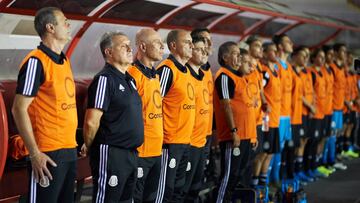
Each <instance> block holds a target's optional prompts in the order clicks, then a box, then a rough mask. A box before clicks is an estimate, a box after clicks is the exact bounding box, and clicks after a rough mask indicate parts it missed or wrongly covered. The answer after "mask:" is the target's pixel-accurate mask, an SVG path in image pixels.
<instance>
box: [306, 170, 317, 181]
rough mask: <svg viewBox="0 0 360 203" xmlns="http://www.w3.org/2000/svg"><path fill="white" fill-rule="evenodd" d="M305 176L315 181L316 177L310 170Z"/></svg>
mask: <svg viewBox="0 0 360 203" xmlns="http://www.w3.org/2000/svg"><path fill="white" fill-rule="evenodd" d="M306 176H307V177H310V178H312V179H313V180H314V181H317V179H318V177H317V176H316V175H315V174H314V172H313V171H312V170H308V171H307V172H306Z"/></svg>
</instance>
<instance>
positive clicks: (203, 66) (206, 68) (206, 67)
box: [200, 61, 210, 71]
mask: <svg viewBox="0 0 360 203" xmlns="http://www.w3.org/2000/svg"><path fill="white" fill-rule="evenodd" d="M200 68H201V69H203V70H204V71H208V70H209V69H210V63H209V61H208V62H206V63H205V64H204V65H202V66H201V67H200Z"/></svg>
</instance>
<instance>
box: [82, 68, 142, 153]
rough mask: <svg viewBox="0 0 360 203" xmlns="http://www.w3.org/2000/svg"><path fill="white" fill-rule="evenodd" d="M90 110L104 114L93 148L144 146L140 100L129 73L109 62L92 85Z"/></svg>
mask: <svg viewBox="0 0 360 203" xmlns="http://www.w3.org/2000/svg"><path fill="white" fill-rule="evenodd" d="M87 108H96V109H100V110H102V111H103V115H102V117H101V120H100V126H99V129H98V131H97V133H96V135H95V139H94V143H93V146H99V144H106V145H110V146H115V147H119V148H124V149H136V148H137V147H139V146H140V145H141V144H142V143H143V141H144V124H143V118H142V104H141V98H140V96H139V94H138V92H137V90H136V86H135V80H134V79H133V78H132V77H131V76H130V75H129V74H127V73H126V74H123V73H122V72H120V71H119V70H118V69H116V68H115V67H114V66H112V65H110V64H108V63H106V64H105V67H104V68H103V69H102V70H101V71H100V72H99V73H98V74H97V75H95V77H94V80H93V81H92V82H91V84H90V86H89V89H88V106H87Z"/></svg>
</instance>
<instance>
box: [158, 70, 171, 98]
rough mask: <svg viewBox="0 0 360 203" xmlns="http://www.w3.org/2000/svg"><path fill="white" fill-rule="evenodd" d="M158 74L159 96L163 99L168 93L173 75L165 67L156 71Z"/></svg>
mask: <svg viewBox="0 0 360 203" xmlns="http://www.w3.org/2000/svg"><path fill="white" fill-rule="evenodd" d="M156 71H157V74H159V77H160V78H159V79H160V92H161V96H162V97H165V96H166V94H167V93H168V92H169V90H170V87H171V85H172V83H173V73H172V70H171V69H170V68H169V67H167V66H162V67H160V68H159V69H157V70H156Z"/></svg>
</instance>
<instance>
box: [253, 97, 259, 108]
mask: <svg viewBox="0 0 360 203" xmlns="http://www.w3.org/2000/svg"><path fill="white" fill-rule="evenodd" d="M258 106H259V100H258V99H254V107H255V108H257V107H258Z"/></svg>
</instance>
